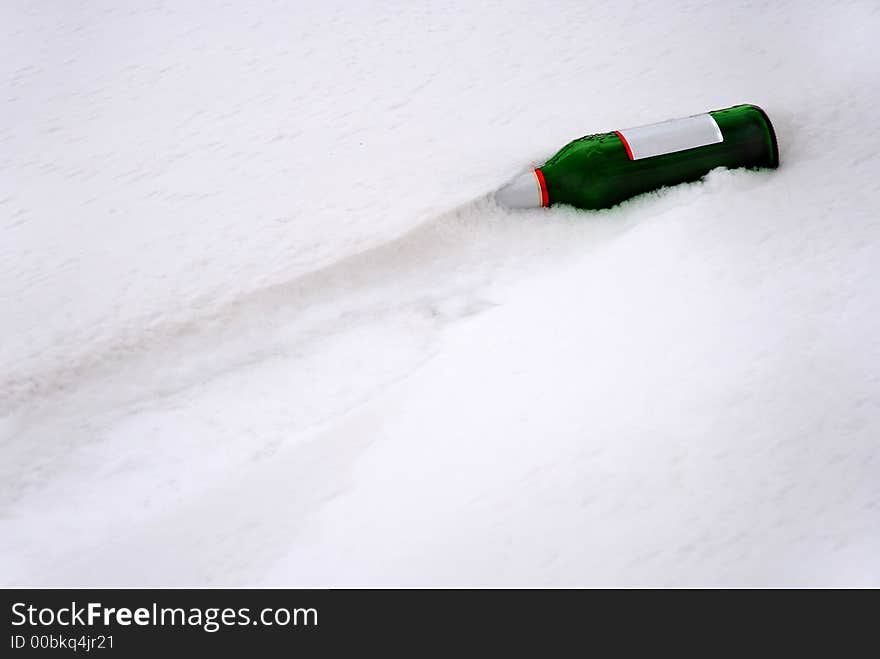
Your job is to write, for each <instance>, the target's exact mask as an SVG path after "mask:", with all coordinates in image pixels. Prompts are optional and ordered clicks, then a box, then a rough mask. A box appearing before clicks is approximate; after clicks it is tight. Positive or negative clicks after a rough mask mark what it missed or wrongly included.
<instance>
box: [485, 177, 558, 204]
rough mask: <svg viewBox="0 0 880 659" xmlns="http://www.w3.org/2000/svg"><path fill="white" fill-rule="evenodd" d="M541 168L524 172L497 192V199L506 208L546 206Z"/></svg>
mask: <svg viewBox="0 0 880 659" xmlns="http://www.w3.org/2000/svg"><path fill="white" fill-rule="evenodd" d="M541 178H542V177H541V174H540V171H539V170H537V169H536V170H535V171H532V172H529V173H528V174H523V175H522V176H518V177H516V178H515V179H513V180H512V181H511V182H510V183H508V184H507V185H505V186H504V187H503V188H501V189H500V190H498V192H496V193H495V201H496V202H498V204H499V205H500V206H504V207H506V208H541V206H546V205H547V203H546V201H545V197H546V193H545V192H544V189H543V186H542V181H541Z"/></svg>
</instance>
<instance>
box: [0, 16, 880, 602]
mask: <svg viewBox="0 0 880 659" xmlns="http://www.w3.org/2000/svg"><path fill="white" fill-rule="evenodd" d="M878 33H880V6H878V5H877V3H876V2H870V1H864V2H851V3H847V2H835V3H825V2H818V1H807V0H804V1H801V2H790V3H784V2H767V3H763V2H732V1H730V0H725V1H723V2H704V3H691V2H663V3H655V2H636V1H634V0H620V1H616V2H607V3H596V2H583V1H582V0H578V1H576V2H562V1H559V2H544V3H540V2H539V3H536V2H534V0H529V1H519V2H482V3H475V2H469V1H461V0H455V1H446V2H376V1H371V0H363V1H359V2H351V1H344V2H341V1H336V2H334V1H328V0H321V1H320V2H314V1H311V0H300V1H298V2H291V3H288V2H268V1H260V2H247V3H244V2H238V3H230V2H209V1H207V0H205V1H200V2H171V1H168V2H162V1H149V2H147V1H141V2H131V3H119V2H109V1H101V0H89V1H88V2H76V1H73V0H71V1H70V2H61V1H48V0H46V1H43V0H32V1H23V0H9V1H7V2H3V3H2V4H0V36H2V38H0V85H2V86H0V92H2V93H0V119H2V121H0V314H2V315H0V321H2V323H0V332H2V333H0V584H3V585H86V586H99V585H139V586H147V585H163V586H172V585H258V586H259V585H263V586H269V585H271V586H368V585H381V586H395V585H406V586H412V585H425V586H433V585H439V586H592V585H625V586H663V585H678V586H687V585H694V586H709V585H726V586H746V585H756V586H786V585H850V586H880V295H878V292H880V291H878V281H880V279H878V274H880V158H878V153H880V130H878V126H880V123H878V114H877V108H878V105H880V77H878V71H880V48H877V45H876V38H877V34H878ZM742 102H751V103H756V104H759V105H761V106H762V107H764V108H765V109H766V110H767V112H768V113H769V115H770V116H771V118H772V119H773V121H774V124H775V126H776V130H777V134H778V137H779V143H780V149H781V155H782V166H781V168H780V169H779V170H777V171H772V172H749V171H723V170H716V171H714V172H712V173H710V174H709V175H708V176H707V177H706V179H705V180H704V181H703V182H698V183H695V184H690V185H684V186H677V187H675V188H671V189H667V190H662V191H660V192H658V193H654V194H650V195H645V196H642V197H639V198H636V199H634V200H632V201H630V202H627V203H625V204H623V205H621V206H619V207H617V208H614V209H610V210H607V211H602V212H579V211H574V210H572V209H566V208H555V209H550V210H535V211H526V212H512V211H504V210H502V209H499V208H497V207H496V206H495V204H494V203H493V202H492V200H491V196H490V193H491V192H492V191H493V190H495V189H497V188H498V187H499V186H501V185H502V184H503V183H505V182H506V181H507V180H509V179H511V178H512V177H514V176H516V175H518V174H520V173H522V172H523V171H527V170H528V168H529V167H531V166H534V165H535V164H538V163H540V162H542V161H543V159H545V158H546V157H548V156H549V155H551V154H552V153H553V152H554V151H555V150H556V149H557V148H558V147H560V146H562V145H563V144H564V143H565V142H567V141H568V140H570V139H572V138H575V137H578V136H580V135H583V134H585V133H591V132H602V131H607V130H614V129H619V128H626V127H628V126H632V125H641V124H645V123H649V122H652V121H660V120H663V119H668V118H672V117H677V116H685V115H690V114H694V113H696V112H701V111H704V110H710V109H718V108H722V107H727V106H730V105H734V104H737V103H742Z"/></svg>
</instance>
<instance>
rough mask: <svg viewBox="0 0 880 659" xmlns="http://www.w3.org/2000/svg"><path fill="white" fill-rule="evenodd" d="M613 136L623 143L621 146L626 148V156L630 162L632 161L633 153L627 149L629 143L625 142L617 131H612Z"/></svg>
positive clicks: (621, 134)
mask: <svg viewBox="0 0 880 659" xmlns="http://www.w3.org/2000/svg"><path fill="white" fill-rule="evenodd" d="M614 134H615V135H617V136H618V137H619V138H620V141H621V142H623V146H624V147H625V148H626V155H627V157H628V158H629V159H630V160H633V152H632V149H630V148H629V142H627V141H626V138H625V137H624V136H623V133H621V132H620V131H619V130H616V131H614Z"/></svg>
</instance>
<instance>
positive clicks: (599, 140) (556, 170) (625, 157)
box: [501, 105, 779, 209]
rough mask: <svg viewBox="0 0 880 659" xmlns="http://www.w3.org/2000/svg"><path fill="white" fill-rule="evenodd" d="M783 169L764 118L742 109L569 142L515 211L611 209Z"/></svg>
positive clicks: (757, 110) (536, 178)
mask: <svg viewBox="0 0 880 659" xmlns="http://www.w3.org/2000/svg"><path fill="white" fill-rule="evenodd" d="M778 165H779V151H778V146H777V143H776V136H775V133H774V131H773V126H772V124H771V123H770V120H769V118H768V117H767V115H766V113H765V112H764V111H763V110H762V109H761V108H759V107H757V106H754V105H737V106H734V107H732V108H727V109H724V110H716V111H713V112H709V113H706V114H702V115H696V116H694V117H687V118H685V119H676V120H672V121H668V122H662V123H660V124H652V125H650V126H642V127H639V128H634V129H628V130H622V131H614V132H610V133H601V134H597V135H587V136H585V137H582V138H580V139H578V140H575V141H573V142H570V143H569V144H567V145H566V146H564V147H563V148H562V149H560V151H559V152H558V153H557V154H556V155H554V156H553V157H552V158H550V159H549V160H548V161H547V162H546V163H544V164H543V165H542V166H540V167H538V168H537V169H536V170H535V172H534V181H533V185H534V186H535V187H536V190H537V191H536V192H535V193H534V195H533V196H532V197H530V198H529V200H528V201H527V202H526V203H516V204H514V205H516V206H518V207H528V206H550V205H552V204H569V205H571V206H576V207H578V208H585V209H600V208H609V207H611V206H614V205H616V204H618V203H620V202H621V201H624V200H625V199H629V198H630V197H633V196H635V195H638V194H641V193H643V192H648V191H649V190H656V189H657V188H660V187H663V186H667V185H676V184H678V183H685V182H688V181H695V180H697V179H699V178H701V177H702V176H704V175H705V174H707V173H708V172H709V171H711V170H712V169H714V168H716V167H727V168H730V169H733V168H738V167H768V168H775V167H777V166H778ZM520 198H522V194H520ZM531 200H535V203H532V201H531ZM501 202H502V203H504V202H503V199H501Z"/></svg>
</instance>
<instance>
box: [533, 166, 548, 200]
mask: <svg viewBox="0 0 880 659" xmlns="http://www.w3.org/2000/svg"><path fill="white" fill-rule="evenodd" d="M535 178H537V179H538V185H539V186H540V187H541V206H549V205H550V195H549V194H547V181H545V180H544V172H542V171H541V168H540V167H539V168H537V169H536V170H535Z"/></svg>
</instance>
